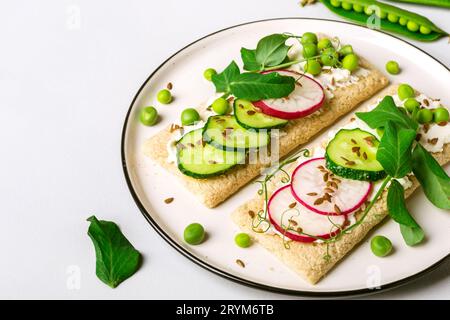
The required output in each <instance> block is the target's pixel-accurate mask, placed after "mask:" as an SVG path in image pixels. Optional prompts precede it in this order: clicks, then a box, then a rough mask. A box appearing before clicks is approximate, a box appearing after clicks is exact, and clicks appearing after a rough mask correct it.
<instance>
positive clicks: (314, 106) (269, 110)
mask: <svg viewBox="0 0 450 320" xmlns="http://www.w3.org/2000/svg"><path fill="white" fill-rule="evenodd" d="M270 72H278V73H279V74H281V75H286V76H293V77H301V78H300V79H299V80H298V81H299V82H300V83H302V81H303V86H301V85H299V84H297V83H296V85H295V90H294V92H292V93H291V94H290V95H289V96H288V97H287V98H280V99H267V100H260V101H256V102H253V104H254V105H255V106H256V107H258V108H260V109H261V111H262V112H263V113H265V114H267V115H269V116H273V117H277V118H281V119H286V120H291V119H297V118H302V117H306V116H308V115H310V114H312V113H314V112H316V111H317V110H319V109H320V108H321V107H322V105H323V104H324V102H325V93H324V90H323V87H322V85H321V84H320V83H319V82H317V81H316V80H314V79H312V78H310V77H308V76H305V75H302V74H300V73H297V72H294V71H289V70H274V71H267V72H264V73H270ZM306 81H308V83H307V82H306ZM307 84H308V88H310V89H314V90H316V93H317V94H318V95H319V91H320V93H321V98H320V99H317V98H316V99H315V101H311V102H310V103H311V105H307V106H300V105H299V106H298V108H297V109H298V110H295V111H287V110H284V108H283V106H276V103H277V101H278V102H284V101H286V100H288V99H289V97H291V99H292V96H293V94H296V95H297V94H299V90H300V91H302V90H303V89H302V88H304V90H306V85H307ZM304 90H303V91H304ZM300 94H302V96H305V92H303V93H301V92H300ZM300 94H299V95H300Z"/></svg>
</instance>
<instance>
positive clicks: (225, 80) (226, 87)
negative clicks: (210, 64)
mask: <svg viewBox="0 0 450 320" xmlns="http://www.w3.org/2000/svg"><path fill="white" fill-rule="evenodd" d="M240 73H241V72H240V70H239V67H238V65H237V64H236V62H234V60H233V61H231V63H230V64H229V65H228V66H227V67H226V68H225V70H223V71H222V72H221V73H218V74H215V75H213V76H212V77H211V80H212V82H213V83H214V85H215V87H216V91H217V92H230V91H231V89H230V83H231V81H233V79H235V78H236V77H237V76H238V75H239V74H240Z"/></svg>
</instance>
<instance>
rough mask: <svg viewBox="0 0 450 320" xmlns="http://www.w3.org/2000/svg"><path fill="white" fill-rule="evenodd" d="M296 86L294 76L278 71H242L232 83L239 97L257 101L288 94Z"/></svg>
mask: <svg viewBox="0 0 450 320" xmlns="http://www.w3.org/2000/svg"><path fill="white" fill-rule="evenodd" d="M294 88H295V79H294V78H293V77H287V76H281V75H280V74H278V73H276V72H272V73H267V74H260V73H242V74H241V75H239V76H237V77H236V78H235V79H234V80H233V81H232V82H231V83H230V89H231V93H232V94H233V95H234V96H235V97H236V98H239V99H246V100H250V101H257V100H262V99H277V98H282V97H286V96H288V95H289V94H290V93H291V92H292V91H293V90H294Z"/></svg>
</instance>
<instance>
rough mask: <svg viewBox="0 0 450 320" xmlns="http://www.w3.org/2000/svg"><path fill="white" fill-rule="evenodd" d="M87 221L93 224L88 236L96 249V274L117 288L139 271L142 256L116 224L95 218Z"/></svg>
mask: <svg viewBox="0 0 450 320" xmlns="http://www.w3.org/2000/svg"><path fill="white" fill-rule="evenodd" d="M87 221H89V222H90V223H91V224H90V226H89V230H88V235H89V237H90V238H91V240H92V242H93V244H94V248H95V256H96V270H95V273H96V274H97V277H98V278H99V279H100V280H101V281H103V282H104V283H106V284H107V285H108V286H110V287H111V288H115V287H117V286H118V285H119V284H120V283H121V282H122V281H124V280H126V279H127V278H129V277H131V276H132V275H133V274H134V273H135V272H136V271H137V269H138V268H139V264H140V260H141V254H140V253H139V252H138V251H137V250H136V249H135V248H134V247H133V245H132V244H131V243H130V242H129V241H128V240H127V238H125V236H124V235H123V234H122V232H121V231H120V229H119V227H118V226H117V225H116V224H115V223H114V222H111V221H99V220H97V218H96V217H95V216H92V217H90V218H88V219H87Z"/></svg>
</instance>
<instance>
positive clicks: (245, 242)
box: [234, 233, 252, 248]
mask: <svg viewBox="0 0 450 320" xmlns="http://www.w3.org/2000/svg"><path fill="white" fill-rule="evenodd" d="M234 242H236V244H237V245H238V246H239V247H241V248H248V247H250V245H251V244H252V240H251V238H250V236H249V235H248V234H246V233H239V234H237V235H236V237H234Z"/></svg>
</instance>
